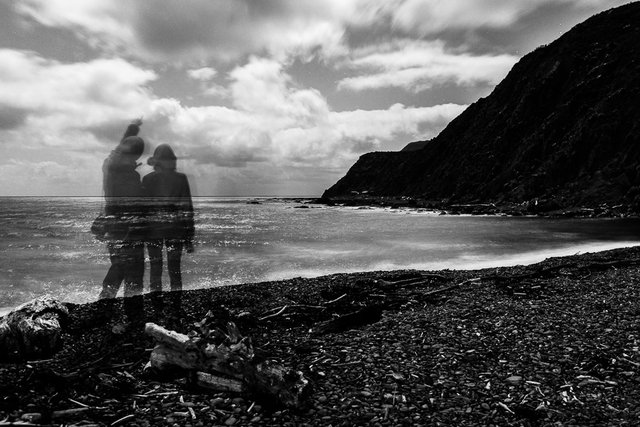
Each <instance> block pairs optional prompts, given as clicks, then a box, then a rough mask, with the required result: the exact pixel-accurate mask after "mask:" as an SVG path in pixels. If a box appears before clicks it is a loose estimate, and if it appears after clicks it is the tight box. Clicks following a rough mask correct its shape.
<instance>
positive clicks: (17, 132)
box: [0, 49, 464, 194]
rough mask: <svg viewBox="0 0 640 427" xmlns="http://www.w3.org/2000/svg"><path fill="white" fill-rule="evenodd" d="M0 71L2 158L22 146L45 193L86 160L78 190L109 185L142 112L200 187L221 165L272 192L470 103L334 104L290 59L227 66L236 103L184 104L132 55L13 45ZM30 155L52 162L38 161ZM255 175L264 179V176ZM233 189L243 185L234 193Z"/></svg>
mask: <svg viewBox="0 0 640 427" xmlns="http://www.w3.org/2000/svg"><path fill="white" fill-rule="evenodd" d="M197 74H200V75H201V76H202V75H203V74H207V73H206V72H202V73H197ZM0 76H2V79H0V105H1V106H2V108H1V109H0V117H2V121H0V123H4V128H5V129H4V130H3V129H0V133H2V138H3V140H4V141H5V144H3V146H2V147H1V148H0V155H2V154H6V153H8V152H9V151H10V150H12V148H11V147H13V149H19V150H20V153H21V156H22V159H23V160H20V162H21V163H20V164H19V165H18V163H14V164H12V165H9V166H10V167H11V168H14V169H19V168H22V167H24V170H25V171H30V172H31V173H35V174H37V175H38V176H39V177H41V179H40V178H39V179H40V181H38V185H39V186H40V185H41V186H40V187H37V188H40V189H45V188H53V187H55V186H56V185H57V187H55V188H57V189H58V190H57V191H65V190H64V189H67V188H74V187H73V186H72V182H73V181H74V180H76V181H77V180H78V177H79V176H78V173H79V172H80V171H79V169H78V168H73V169H71V172H69V168H68V167H67V166H66V165H67V162H68V161H70V159H75V160H74V162H77V163H78V164H82V165H83V167H82V174H88V175H91V176H92V177H93V178H90V179H85V178H82V181H83V182H82V184H78V183H76V187H75V188H76V190H74V191H80V189H81V188H82V189H83V190H82V191H81V192H82V193H83V194H90V193H91V192H90V191H89V190H90V189H89V187H91V188H93V191H94V192H97V191H99V175H100V172H99V171H100V164H101V162H102V159H103V158H104V157H105V156H106V154H107V153H108V150H109V149H110V148H109V146H108V145H105V142H107V141H108V142H109V144H114V143H115V142H116V141H117V139H118V138H119V137H120V135H121V134H122V131H123V129H124V126H125V125H126V123H127V120H128V119H130V118H132V117H137V116H139V115H144V116H145V123H144V125H143V130H142V136H143V137H144V138H145V140H147V142H148V143H149V144H150V145H151V147H150V148H152V146H154V145H157V144H159V143H162V142H168V143H170V144H172V146H174V148H175V149H176V152H177V153H178V156H179V157H180V159H181V162H182V163H181V164H182V165H183V166H185V165H190V166H191V167H193V168H194V171H199V172H198V173H199V175H198V179H199V180H200V183H199V184H198V183H196V184H195V185H199V187H200V188H201V189H202V190H201V191H203V192H205V194H210V193H209V192H210V191H213V190H212V188H213V187H212V184H209V182H211V181H212V179H213V177H219V176H220V174H221V173H222V172H220V170H227V171H231V170H234V171H236V172H234V173H233V174H232V175H233V176H235V177H236V178H237V179H239V180H245V181H244V182H245V185H246V186H247V188H250V187H251V185H252V183H255V180H256V179H258V180H261V185H263V186H264V188H265V191H267V189H272V188H274V186H277V185H278V184H277V183H279V184H280V185H284V186H285V187H287V185H286V183H285V181H286V180H287V179H294V178H295V179H306V178H304V177H305V176H307V177H308V176H312V175H314V174H316V175H318V174H320V172H319V171H336V170H339V169H345V168H347V167H348V166H349V165H350V164H351V163H352V162H353V161H354V160H355V159H356V158H357V157H358V156H359V155H361V154H362V153H364V152H366V151H370V150H373V149H377V148H378V147H380V146H381V144H384V143H387V144H388V143H392V142H393V141H394V140H395V139H396V138H400V141H399V142H398V144H399V145H400V146H399V147H398V148H400V147H401V146H402V145H404V144H405V143H406V142H407V138H410V139H411V138H418V137H424V136H425V132H426V133H435V132H437V131H438V130H440V129H441V128H442V127H443V126H444V125H445V124H446V122H448V121H449V120H450V119H452V118H453V117H454V116H455V115H457V114H458V113H459V112H460V111H461V110H462V108H464V107H463V106H459V105H442V106H435V107H407V106H403V105H401V104H395V105H393V106H391V107H390V108H388V109H380V110H355V111H341V112H336V111H332V109H331V108H330V106H329V104H328V102H327V100H326V98H325V97H324V96H323V95H322V94H321V93H320V92H319V91H317V90H315V89H311V88H306V87H301V86H299V85H298V84H297V83H296V82H295V81H294V79H293V78H292V77H291V75H289V74H288V73H287V72H286V71H285V69H284V68H283V66H282V64H281V63H280V62H278V61H276V60H274V59H268V58H261V57H252V58H250V59H249V61H248V62H247V63H246V64H244V65H242V66H238V67H236V68H235V69H233V70H232V71H231V72H230V73H229V77H228V78H229V81H230V86H229V96H230V103H231V105H229V106H226V107H225V106H206V105H205V106H185V105H183V104H181V103H180V102H179V101H178V100H176V99H172V98H161V97H158V96H157V95H155V94H154V93H153V91H152V90H151V88H150V87H149V84H150V83H151V82H153V81H154V79H156V78H157V75H156V74H155V73H154V72H152V71H149V70H146V69H144V68H140V67H137V66H135V65H132V64H130V63H128V62H126V61H124V60H122V59H96V60H93V61H89V62H86V63H62V62H59V61H54V60H49V59H44V58H42V57H40V56H38V55H36V54H34V53H30V52H23V51H15V50H8V49H4V50H0ZM25 141H28V144H27V145H24V143H25ZM29 152H31V153H34V152H38V153H47V156H48V157H50V158H48V159H47V160H44V161H43V160H41V159H40V160H34V161H29V160H27V159H28V158H29ZM5 158H6V157H5ZM29 165H30V166H29ZM9 166H7V167H9ZM3 169H4V166H3ZM283 170H285V171H289V172H286V173H284V172H282V171H283ZM304 170H307V172H308V173H307V174H306V175H305V174H304V173H303V172H302V171H304ZM256 171H260V173H262V174H263V175H262V176H261V177H259V178H256V176H255V173H257V172H256ZM21 173H22V174H23V175H24V174H25V172H21ZM26 174H27V175H28V173H26ZM334 174H335V172H334ZM320 175H322V174H320ZM4 176H5V179H6V177H7V175H6V174H4ZM15 176H21V175H20V174H18V175H15ZM323 176H325V179H327V181H326V182H319V183H316V184H315V185H316V186H320V189H321V187H322V186H327V185H330V184H331V181H333V180H334V179H335V176H334V175H331V174H327V173H324V175H323ZM227 181H228V179H225V180H223V182H227ZM305 182H306V181H305ZM218 185H220V184H219V183H218V184H216V187H215V188H218V187H217V186H218ZM235 185H240V183H236V184H234V185H231V184H229V186H228V188H231V187H233V186H235ZM307 185H312V184H311V183H307ZM3 187H4V185H3ZM287 188H293V187H290V186H289V187H287ZM229 191H230V190H229ZM318 191H319V190H318ZM25 194H27V193H25Z"/></svg>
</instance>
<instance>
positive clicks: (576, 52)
mask: <svg viewBox="0 0 640 427" xmlns="http://www.w3.org/2000/svg"><path fill="white" fill-rule="evenodd" d="M355 191H357V192H363V191H366V192H368V194H375V195H377V196H394V197H398V196H410V197H413V198H419V199H425V200H446V201H448V202H458V203H469V202H475V203H480V202H482V203H484V202H498V203H500V202H523V201H529V200H534V199H538V198H539V199H553V200H554V201H555V202H557V203H558V204H560V205H562V206H581V205H586V206H594V205H599V204H601V203H609V204H618V203H624V204H629V205H633V204H635V206H636V208H635V209H637V207H638V205H640V3H632V4H628V5H625V6H622V7H619V8H616V9H612V10H609V11H607V12H604V13H601V14H598V15H596V16H594V17H592V18H590V19H588V20H587V21H585V22H583V23H582V24H579V25H577V26H576V27H574V28H573V29H572V30H570V31H569V32H567V33H566V34H564V35H563V36H562V37H560V38H559V39H558V40H556V41H554V42H553V43H551V44H550V45H548V46H544V47H540V48H538V49H536V50H535V51H533V52H531V53H530V54H528V55H526V56H525V57H524V58H522V59H521V60H520V61H519V62H518V63H517V64H516V65H515V66H514V67H513V69H512V70H511V71H510V72H509V74H508V75H507V77H506V78H505V79H504V80H503V81H502V82H501V83H500V84H499V85H498V86H497V87H496V88H495V89H494V91H493V92H492V93H491V95H489V96H488V97H486V98H482V99H480V100H478V101H477V102H475V103H474V104H472V105H471V106H469V108H467V109H466V110H465V111H464V112H463V113H462V114H460V116H458V117H457V118H456V119H454V120H453V121H452V122H451V123H450V124H449V125H448V126H447V127H446V128H445V129H444V130H443V131H442V132H441V133H440V134H439V135H438V136H437V137H436V138H434V139H433V140H431V141H430V142H429V143H428V144H426V145H425V146H424V147H423V148H421V149H419V150H417V151H404V150H403V151H402V152H399V153H369V154H366V155H364V156H362V157H361V158H360V160H358V162H357V163H356V164H355V165H354V166H353V167H352V168H351V170H349V172H348V173H347V175H346V176H345V177H343V178H342V179H341V180H340V181H338V182H337V183H336V184H335V185H334V186H333V187H331V188H330V189H328V190H327V191H326V192H325V194H324V195H323V197H325V198H336V197H340V196H348V195H350V194H352V192H355Z"/></svg>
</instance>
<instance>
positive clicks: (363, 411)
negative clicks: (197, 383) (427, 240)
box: [0, 248, 640, 426]
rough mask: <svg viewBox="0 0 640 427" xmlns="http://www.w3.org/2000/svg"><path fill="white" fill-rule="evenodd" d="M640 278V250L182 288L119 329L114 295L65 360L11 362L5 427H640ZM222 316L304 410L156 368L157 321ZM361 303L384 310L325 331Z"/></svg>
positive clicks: (185, 323)
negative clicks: (298, 394)
mask: <svg viewBox="0 0 640 427" xmlns="http://www.w3.org/2000/svg"><path fill="white" fill-rule="evenodd" d="M639 268H640V249H639V248H627V249H617V250H613V251H606V252H598V253H591V254H583V255H575V256H571V257H561V258H551V259H548V260H546V261H544V262H542V263H538V264H533V265H529V266H516V267H504V268H493V269H484V270H473V271H456V270H442V271H415V270H402V271H394V272H388V271H385V272H370V273H354V274H336V275H330V276H324V277H318V278H313V279H309V278H296V279H291V280H286V281H278V282H268V283H258V284H248V285H237V286H227V287H219V288H213V289H205V290H193V291H184V292H182V293H181V299H182V307H181V309H180V310H178V311H171V310H168V309H167V307H168V306H169V305H170V299H171V297H172V295H171V293H163V294H160V295H154V296H150V295H145V303H144V307H145V309H144V313H140V318H139V319H130V320H133V322H132V323H131V324H130V325H129V327H128V328H126V330H125V331H124V332H121V331H118V332H119V333H115V332H114V330H115V329H114V325H116V324H118V322H119V321H120V320H121V319H119V318H118V316H121V312H120V311H119V310H117V311H116V314H115V315H114V316H106V315H105V313H106V312H107V311H106V310H105V307H106V306H105V304H106V302H105V301H97V302H94V303H89V304H82V305H69V309H70V318H69V321H68V324H67V325H66V326H65V334H64V345H63V347H62V349H61V350H60V351H59V352H58V353H57V354H56V355H54V356H53V357H52V358H51V359H49V360H44V361H28V362H21V363H11V364H9V363H4V364H0V425H19V424H17V423H23V424H22V425H62V424H64V425H77V426H89V425H96V426H103V425H106V426H110V425H127V426H156V425H178V426H208V425H278V426H287V425H289V426H298V425H317V426H352V425H371V426H397V425H407V426H409V425H411V426H415V425H425V426H429V425H442V426H467V425H469V426H471V425H485V426H489V425H495V426H552V425H558V426H560V425H562V426H565V425H576V426H584V425H594V426H595V425H598V426H602V425H611V426H620V425H637V423H638V420H639V419H640V372H639V367H640V344H639V343H638V339H639V338H640V334H639V333H638V329H637V324H638V317H639V316H640V286H639V285H640V270H639ZM173 297H175V296H173ZM117 301H118V304H119V303H120V301H121V300H117ZM222 306H224V307H226V309H227V310H228V311H229V312H230V313H232V314H234V315H237V314H240V313H242V318H243V319H244V321H242V322H240V321H239V322H238V327H239V328H240V330H241V332H242V333H243V335H245V336H250V337H251V339H252V341H253V344H254V346H255V347H256V348H258V349H260V352H261V353H263V354H264V355H266V357H268V358H269V359H272V360H274V361H277V362H278V363H281V364H282V365H284V366H286V367H290V368H292V369H295V370H298V371H300V372H301V373H302V374H303V375H304V376H305V378H307V379H308V381H309V384H310V391H309V395H308V397H307V398H306V400H305V401H304V402H303V404H302V405H301V406H300V407H297V408H288V407H278V406H276V405H271V404H269V403H267V402H263V401H261V400H260V399H259V398H257V397H256V396H253V395H251V394H249V393H244V394H243V393H230V392H225V393H222V392H214V391H211V390H205V389H200V388H197V387H194V386H193V385H192V384H191V383H190V382H189V381H188V380H187V379H185V375H180V374H178V375H174V376H170V377H167V376H163V377H159V376H157V375H150V374H149V373H148V372H145V371H144V366H145V364H146V363H147V362H148V360H149V354H150V351H151V349H152V348H153V346H154V342H153V340H152V339H151V338H150V337H148V336H146V335H145V334H144V331H143V326H142V325H144V323H145V322H154V323H156V324H159V325H162V326H165V327H167V328H169V329H172V330H176V331H178V332H181V333H188V332H189V331H190V330H192V329H193V324H194V322H197V321H199V320H201V319H202V318H203V317H204V316H205V315H206V314H207V312H209V311H210V310H214V311H215V310H216V309H219V308H220V307H222ZM161 307H164V308H161ZM363 307H377V308H379V309H381V312H382V315H381V317H380V318H379V320H378V319H375V320H373V321H371V322H368V323H367V324H364V325H360V326H358V327H355V328H347V329H346V330H343V331H340V332H330V333H323V334H318V333H316V332H314V328H315V325H318V324H319V323H321V322H327V321H329V320H332V319H336V318H339V317H340V316H344V315H346V314H349V313H352V312H354V311H357V310H359V309H362V308H363ZM11 423H16V424H11Z"/></svg>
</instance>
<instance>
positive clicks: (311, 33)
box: [16, 0, 351, 61]
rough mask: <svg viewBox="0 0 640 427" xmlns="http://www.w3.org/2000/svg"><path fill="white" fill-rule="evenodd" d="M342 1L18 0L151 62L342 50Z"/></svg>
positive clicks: (41, 15) (32, 12) (55, 22)
mask: <svg viewBox="0 0 640 427" xmlns="http://www.w3.org/2000/svg"><path fill="white" fill-rule="evenodd" d="M346 4H347V6H345V3H344V2H342V1H341V0H327V1H322V2H318V1H315V0H296V1H294V2H292V1H285V0H275V1H268V2H266V1H265V2H263V1H252V0H189V1H188V3H186V4H185V3H184V2H177V1H174V0H154V1H153V2H150V1H148V0H130V1H127V2H121V1H116V0H96V1H91V2H87V1H82V0H19V1H18V2H17V5H16V8H17V10H18V11H19V12H21V13H22V14H24V15H27V16H29V17H31V18H33V19H35V20H36V21H38V22H39V23H41V24H43V25H47V26H55V27H65V28H70V29H72V30H73V31H75V32H76V33H77V34H78V35H79V36H81V37H83V38H85V39H88V40H90V41H92V42H93V43H94V44H95V45H97V46H103V47H108V48H112V49H118V50H120V51H126V52H128V53H129V54H133V55H136V56H138V57H140V58H144V59H146V60H150V61H165V60H174V61H200V60H203V59H207V58H216V59H222V60H232V59H237V58H241V57H243V56H244V55H247V54H251V53H261V52H270V53H271V54H273V55H275V56H282V55H287V54H288V53H289V52H295V53H296V54H297V55H300V54H309V53H310V52H312V51H314V50H316V49H320V50H324V51H326V52H335V51H339V50H341V49H342V35H343V33H344V23H343V22H344V17H345V16H348V15H349V13H348V12H347V11H348V10H350V9H351V6H350V5H349V2H346Z"/></svg>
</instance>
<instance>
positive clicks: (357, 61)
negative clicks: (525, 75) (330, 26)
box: [338, 40, 518, 92]
mask: <svg viewBox="0 0 640 427" xmlns="http://www.w3.org/2000/svg"><path fill="white" fill-rule="evenodd" d="M517 59H518V58H517V57H515V56H512V55H506V54H503V55H472V54H469V53H451V52H447V51H446V50H445V48H444V44H443V43H441V42H422V41H409V40H404V41H398V42H395V43H387V44H383V45H378V46H376V47H375V48H372V47H368V48H366V49H361V50H359V51H355V52H354V54H353V55H352V58H351V59H350V60H349V61H347V62H345V64H344V65H343V66H344V67H347V68H351V69H354V70H356V71H360V70H361V72H362V73H363V74H360V75H358V76H355V77H347V78H344V79H342V80H341V81H340V82H339V85H338V87H339V88H342V89H349V90H356V91H357V90H364V89H377V88H382V87H398V88H403V89H407V90H411V91H414V92H419V91H421V90H424V89H426V88H429V87H432V86H434V85H438V84H443V83H448V82H451V83H456V84H459V85H475V84H478V83H492V84H495V83H497V82H499V81H500V80H501V79H502V78H503V77H504V76H505V75H506V74H507V72H508V71H509V69H510V68H511V67H512V66H513V64H515V62H516V61H517Z"/></svg>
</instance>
